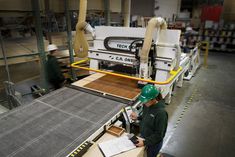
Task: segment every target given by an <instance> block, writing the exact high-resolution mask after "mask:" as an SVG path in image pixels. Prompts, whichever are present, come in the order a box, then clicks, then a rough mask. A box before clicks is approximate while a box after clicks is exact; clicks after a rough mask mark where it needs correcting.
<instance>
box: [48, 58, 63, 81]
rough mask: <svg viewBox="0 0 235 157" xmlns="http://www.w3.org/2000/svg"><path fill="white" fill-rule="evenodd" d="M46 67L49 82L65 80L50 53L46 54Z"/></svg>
mask: <svg viewBox="0 0 235 157" xmlns="http://www.w3.org/2000/svg"><path fill="white" fill-rule="evenodd" d="M46 68H47V76H48V81H49V82H51V83H53V84H59V83H62V82H63V81H64V80H65V78H64V76H63V74H62V72H61V69H60V66H59V63H58V61H57V59H56V57H54V56H52V55H48V56H47V64H46Z"/></svg>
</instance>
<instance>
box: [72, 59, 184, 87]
mask: <svg viewBox="0 0 235 157" xmlns="http://www.w3.org/2000/svg"><path fill="white" fill-rule="evenodd" d="M87 61H89V59H88V58H87V59H84V60H81V61H78V62H75V63H73V64H71V66H72V67H73V68H78V69H83V70H88V71H93V72H97V73H102V74H107V75H112V76H117V77H123V78H128V79H132V80H137V81H143V82H148V83H153V84H158V85H166V84H169V83H170V82H171V81H172V80H173V79H174V78H175V77H176V76H177V75H178V74H179V72H180V71H181V70H182V67H179V69H178V70H177V71H171V72H170V74H171V76H170V77H169V78H168V79H167V80H166V81H163V82H158V81H153V80H147V79H143V78H138V77H133V76H128V75H123V74H118V73H113V72H108V71H103V70H97V69H93V68H87V67H82V66H79V64H82V63H86V62H87Z"/></svg>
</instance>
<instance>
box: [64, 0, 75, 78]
mask: <svg viewBox="0 0 235 157" xmlns="http://www.w3.org/2000/svg"><path fill="white" fill-rule="evenodd" d="M64 7H65V17H66V24H67V39H68V48H69V59H70V64H72V63H73V62H74V58H73V44H72V29H71V19H70V12H69V5H68V0H64ZM71 75H72V78H73V80H76V73H75V71H74V69H73V68H72V67H71Z"/></svg>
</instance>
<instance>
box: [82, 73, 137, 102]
mask: <svg viewBox="0 0 235 157" xmlns="http://www.w3.org/2000/svg"><path fill="white" fill-rule="evenodd" d="M137 82H138V81H136V80H131V79H127V78H122V77H116V76H112V75H105V76H103V77H101V78H98V79H97V80H94V81H92V82H90V83H88V84H86V85H85V86H84V87H86V88H89V89H93V90H96V91H100V92H104V93H109V94H111V95H114V96H117V97H122V98H126V99H129V100H134V99H135V98H136V97H137V96H138V95H139V93H140V89H139V88H138V87H137Z"/></svg>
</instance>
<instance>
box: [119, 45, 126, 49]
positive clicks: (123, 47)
mask: <svg viewBox="0 0 235 157" xmlns="http://www.w3.org/2000/svg"><path fill="white" fill-rule="evenodd" d="M117 47H118V48H121V49H127V48H128V46H127V45H122V44H117Z"/></svg>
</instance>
